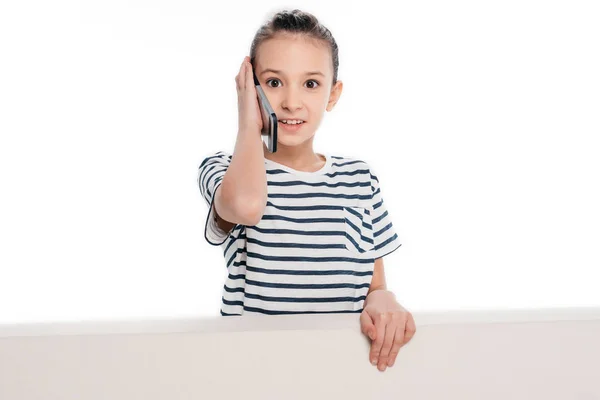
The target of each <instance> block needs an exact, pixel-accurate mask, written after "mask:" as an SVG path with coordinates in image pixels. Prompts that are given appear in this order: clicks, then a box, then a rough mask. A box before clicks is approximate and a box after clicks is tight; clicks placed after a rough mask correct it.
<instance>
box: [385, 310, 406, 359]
mask: <svg viewBox="0 0 600 400" xmlns="http://www.w3.org/2000/svg"><path fill="white" fill-rule="evenodd" d="M405 329H406V322H405V321H400V323H399V324H398V327H397V328H396V333H395V335H394V345H393V347H392V351H390V356H389V358H388V367H391V366H393V365H394V363H395V362H396V357H398V353H399V352H400V348H401V347H402V346H403V345H404V343H405V342H404V337H405V336H406V332H405Z"/></svg>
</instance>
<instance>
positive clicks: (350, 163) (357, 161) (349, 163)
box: [331, 157, 365, 167]
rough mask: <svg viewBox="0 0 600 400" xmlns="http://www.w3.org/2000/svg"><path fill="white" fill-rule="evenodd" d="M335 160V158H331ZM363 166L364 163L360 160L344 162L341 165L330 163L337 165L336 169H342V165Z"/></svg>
mask: <svg viewBox="0 0 600 400" xmlns="http://www.w3.org/2000/svg"><path fill="white" fill-rule="evenodd" d="M332 158H335V157H332ZM359 163H360V164H365V162H364V161H362V160H353V161H346V162H341V163H331V165H337V166H338V167H343V166H344V165H352V164H359Z"/></svg>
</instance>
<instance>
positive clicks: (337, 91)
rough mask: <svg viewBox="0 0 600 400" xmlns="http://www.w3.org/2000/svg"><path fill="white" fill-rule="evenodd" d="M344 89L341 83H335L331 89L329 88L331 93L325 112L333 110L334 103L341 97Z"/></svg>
mask: <svg viewBox="0 0 600 400" xmlns="http://www.w3.org/2000/svg"><path fill="white" fill-rule="evenodd" d="M343 88H344V83H343V82H342V81H337V82H336V83H335V85H334V86H333V88H331V93H330V94H329V100H328V101H327V107H326V110H327V111H331V110H333V107H335V103H337V101H338V99H339V98H340V96H341V95H342V89H343Z"/></svg>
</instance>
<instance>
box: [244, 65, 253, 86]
mask: <svg viewBox="0 0 600 400" xmlns="http://www.w3.org/2000/svg"><path fill="white" fill-rule="evenodd" d="M245 63H246V89H251V88H252V86H254V77H252V65H250V61H247V60H245Z"/></svg>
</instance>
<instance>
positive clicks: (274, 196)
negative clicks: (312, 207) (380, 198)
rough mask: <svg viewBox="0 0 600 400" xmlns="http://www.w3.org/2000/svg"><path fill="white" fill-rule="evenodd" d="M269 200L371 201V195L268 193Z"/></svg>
mask: <svg viewBox="0 0 600 400" xmlns="http://www.w3.org/2000/svg"><path fill="white" fill-rule="evenodd" d="M267 197H269V198H271V199H311V198H318V197H327V198H334V199H361V200H367V199H371V198H372V196H371V195H367V194H365V195H361V194H355V195H353V194H343V193H269V194H268V196H267Z"/></svg>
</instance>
